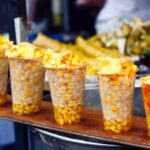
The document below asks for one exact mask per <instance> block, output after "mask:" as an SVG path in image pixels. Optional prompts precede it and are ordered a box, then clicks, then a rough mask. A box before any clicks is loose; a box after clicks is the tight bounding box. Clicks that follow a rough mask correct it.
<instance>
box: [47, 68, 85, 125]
mask: <svg viewBox="0 0 150 150" xmlns="http://www.w3.org/2000/svg"><path fill="white" fill-rule="evenodd" d="M47 74H48V78H49V84H50V91H51V97H52V102H53V107H54V115H55V120H56V122H57V124H59V125H64V124H72V123H78V122H80V120H81V117H82V108H83V103H84V82H85V81H84V80H85V67H70V68H51V69H47Z"/></svg>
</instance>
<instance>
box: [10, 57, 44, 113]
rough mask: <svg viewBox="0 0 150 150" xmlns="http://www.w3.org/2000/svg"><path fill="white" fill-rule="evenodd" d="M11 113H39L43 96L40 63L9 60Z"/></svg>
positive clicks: (42, 73) (42, 75)
mask: <svg viewBox="0 0 150 150" xmlns="http://www.w3.org/2000/svg"><path fill="white" fill-rule="evenodd" d="M9 64H10V74H11V89H12V99H13V113H15V114H17V115H23V114H26V115H29V114H34V113H36V112H39V111H40V109H41V100H42V96H43V83H44V73H45V71H44V67H43V65H42V62H41V61H32V60H21V59H9Z"/></svg>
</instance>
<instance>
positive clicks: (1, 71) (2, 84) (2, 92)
mask: <svg viewBox="0 0 150 150" xmlns="http://www.w3.org/2000/svg"><path fill="white" fill-rule="evenodd" d="M7 78H8V59H7V58H0V106H1V105H4V104H5V103H6V98H7Z"/></svg>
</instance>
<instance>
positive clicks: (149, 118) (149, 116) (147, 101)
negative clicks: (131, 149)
mask: <svg viewBox="0 0 150 150" xmlns="http://www.w3.org/2000/svg"><path fill="white" fill-rule="evenodd" d="M144 78H145V77H142V78H141V81H142V93H143V103H144V109H145V112H146V122H147V128H148V136H149V137H150V84H147V83H145V82H144Z"/></svg>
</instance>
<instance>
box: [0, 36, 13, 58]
mask: <svg viewBox="0 0 150 150" xmlns="http://www.w3.org/2000/svg"><path fill="white" fill-rule="evenodd" d="M12 45H13V42H12V41H9V40H8V39H7V38H6V37H5V36H2V35H0V58H3V57H5V51H6V50H7V49H10V48H11V46H12Z"/></svg>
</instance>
